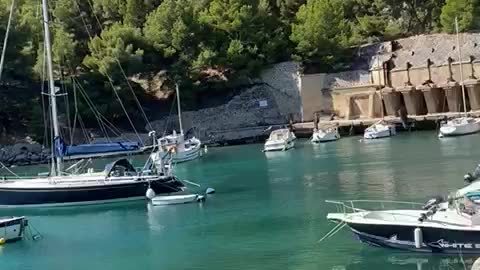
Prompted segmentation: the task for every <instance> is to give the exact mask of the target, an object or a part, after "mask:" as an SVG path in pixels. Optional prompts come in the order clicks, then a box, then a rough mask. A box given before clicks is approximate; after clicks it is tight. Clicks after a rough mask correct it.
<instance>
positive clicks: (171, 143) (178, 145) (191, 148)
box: [152, 131, 201, 164]
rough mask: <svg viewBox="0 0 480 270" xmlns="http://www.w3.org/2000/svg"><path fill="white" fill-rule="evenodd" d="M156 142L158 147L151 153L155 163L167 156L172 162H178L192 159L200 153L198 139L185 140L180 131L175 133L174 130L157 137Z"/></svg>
mask: <svg viewBox="0 0 480 270" xmlns="http://www.w3.org/2000/svg"><path fill="white" fill-rule="evenodd" d="M157 142H158V149H157V151H155V152H154V153H153V154H152V158H153V160H154V162H155V164H157V163H158V162H159V161H160V160H162V159H166V158H168V157H169V156H170V157H171V159H172V162H173V163H180V162H185V161H190V160H194V159H196V158H198V157H199V156H200V154H201V142H200V140H199V139H197V138H195V137H193V138H190V139H188V140H185V137H184V135H183V133H182V132H181V133H180V134H177V133H176V132H175V131H174V132H173V134H171V135H167V136H165V137H161V138H159V139H158V140H157Z"/></svg>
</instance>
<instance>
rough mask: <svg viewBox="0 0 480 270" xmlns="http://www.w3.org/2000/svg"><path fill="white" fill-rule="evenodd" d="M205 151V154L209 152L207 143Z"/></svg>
mask: <svg viewBox="0 0 480 270" xmlns="http://www.w3.org/2000/svg"><path fill="white" fill-rule="evenodd" d="M203 151H204V152H205V154H206V153H208V147H207V145H205V146H204V147H203Z"/></svg>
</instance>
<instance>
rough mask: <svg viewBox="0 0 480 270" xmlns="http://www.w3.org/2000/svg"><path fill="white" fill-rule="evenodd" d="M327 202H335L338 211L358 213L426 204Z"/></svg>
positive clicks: (366, 201)
mask: <svg viewBox="0 0 480 270" xmlns="http://www.w3.org/2000/svg"><path fill="white" fill-rule="evenodd" d="M325 202H326V203H330V204H334V205H335V206H336V207H337V211H338V212H343V213H345V214H346V213H356V212H365V211H373V210H395V209H406V208H407V207H410V208H409V209H419V208H420V207H422V206H423V205H424V204H423V203H416V202H406V201H389V200H326V201H325Z"/></svg>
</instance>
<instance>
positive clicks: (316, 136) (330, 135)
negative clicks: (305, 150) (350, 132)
mask: <svg viewBox="0 0 480 270" xmlns="http://www.w3.org/2000/svg"><path fill="white" fill-rule="evenodd" d="M338 139H340V133H339V132H338V127H329V128H325V129H322V128H320V129H318V130H315V131H314V132H313V135H312V143H322V142H331V141H336V140H338Z"/></svg>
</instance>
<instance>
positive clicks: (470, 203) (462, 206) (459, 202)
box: [451, 191, 480, 216]
mask: <svg viewBox="0 0 480 270" xmlns="http://www.w3.org/2000/svg"><path fill="white" fill-rule="evenodd" d="M454 203H455V205H451V206H456V207H457V209H458V210H460V212H462V213H464V214H468V215H471V216H473V215H477V214H480V191H475V192H468V193H466V194H465V195H464V196H462V197H457V199H456V200H455V201H454Z"/></svg>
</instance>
